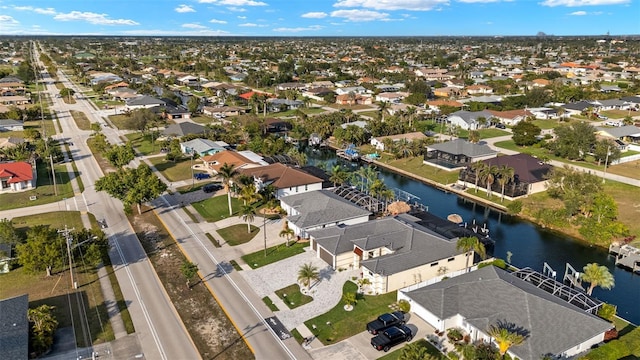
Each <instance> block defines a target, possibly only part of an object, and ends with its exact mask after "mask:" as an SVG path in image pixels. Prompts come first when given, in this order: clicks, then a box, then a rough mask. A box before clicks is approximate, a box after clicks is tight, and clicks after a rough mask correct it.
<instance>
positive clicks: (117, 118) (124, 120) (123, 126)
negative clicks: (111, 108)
mask: <svg viewBox="0 0 640 360" xmlns="http://www.w3.org/2000/svg"><path fill="white" fill-rule="evenodd" d="M109 120H110V121H111V122H112V123H113V125H114V126H115V127H116V128H118V129H119V130H135V129H131V128H130V126H129V124H128V123H129V117H128V116H126V115H109Z"/></svg>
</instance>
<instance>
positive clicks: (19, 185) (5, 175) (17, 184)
mask: <svg viewBox="0 0 640 360" xmlns="http://www.w3.org/2000/svg"><path fill="white" fill-rule="evenodd" d="M35 174H36V171H35V169H33V168H32V167H31V164H29V163H28V162H26V161H16V162H3V163H0V193H3V192H13V191H25V190H31V189H35V187H36V175H35Z"/></svg>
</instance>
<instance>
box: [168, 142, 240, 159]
mask: <svg viewBox="0 0 640 360" xmlns="http://www.w3.org/2000/svg"><path fill="white" fill-rule="evenodd" d="M228 146H229V144H227V143H226V142H224V141H212V140H209V139H193V140H189V141H186V142H182V143H180V150H181V151H182V153H183V154H197V155H198V156H200V157H203V156H206V155H213V154H215V153H219V152H221V151H224V150H226V148H227V147H228Z"/></svg>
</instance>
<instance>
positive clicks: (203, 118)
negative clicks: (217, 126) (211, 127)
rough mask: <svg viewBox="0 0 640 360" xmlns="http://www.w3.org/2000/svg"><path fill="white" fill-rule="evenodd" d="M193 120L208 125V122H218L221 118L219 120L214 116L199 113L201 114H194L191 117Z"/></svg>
mask: <svg viewBox="0 0 640 360" xmlns="http://www.w3.org/2000/svg"><path fill="white" fill-rule="evenodd" d="M191 121H193V122H196V123H198V124H201V125H206V124H211V123H215V122H218V121H220V120H218V119H216V118H213V117H209V116H204V115H199V116H192V117H191Z"/></svg>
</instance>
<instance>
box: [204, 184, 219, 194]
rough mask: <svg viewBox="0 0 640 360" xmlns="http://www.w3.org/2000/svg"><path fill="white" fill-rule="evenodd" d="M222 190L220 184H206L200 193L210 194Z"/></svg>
mask: <svg viewBox="0 0 640 360" xmlns="http://www.w3.org/2000/svg"><path fill="white" fill-rule="evenodd" d="M220 189H222V185H220V184H207V185H205V186H203V187H202V191H204V192H206V193H211V192H214V191H218V190H220Z"/></svg>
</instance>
